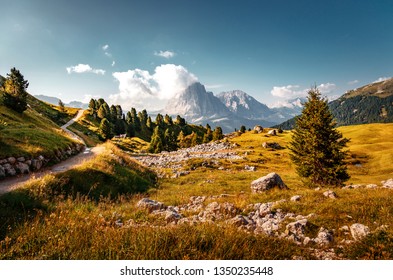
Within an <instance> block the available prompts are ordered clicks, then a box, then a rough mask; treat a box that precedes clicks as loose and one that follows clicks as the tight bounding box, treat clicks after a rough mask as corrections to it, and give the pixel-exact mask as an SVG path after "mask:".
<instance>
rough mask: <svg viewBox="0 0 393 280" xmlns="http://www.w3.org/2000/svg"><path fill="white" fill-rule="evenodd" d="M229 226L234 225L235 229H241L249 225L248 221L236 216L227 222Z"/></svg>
mask: <svg viewBox="0 0 393 280" xmlns="http://www.w3.org/2000/svg"><path fill="white" fill-rule="evenodd" d="M228 223H229V224H231V225H234V226H236V227H241V226H246V225H248V224H249V220H248V219H247V218H246V217H244V216H242V215H237V216H236V217H234V218H232V219H230V220H229V221H228Z"/></svg>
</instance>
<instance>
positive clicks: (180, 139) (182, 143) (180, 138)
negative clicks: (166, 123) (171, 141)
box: [177, 131, 187, 148]
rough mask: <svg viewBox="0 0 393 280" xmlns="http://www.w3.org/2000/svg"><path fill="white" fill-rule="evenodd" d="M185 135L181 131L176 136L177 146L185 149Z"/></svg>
mask: <svg viewBox="0 0 393 280" xmlns="http://www.w3.org/2000/svg"><path fill="white" fill-rule="evenodd" d="M185 138H186V137H185V135H184V132H183V131H180V133H179V135H178V136H177V142H178V146H179V147H180V148H187V145H186V143H185Z"/></svg>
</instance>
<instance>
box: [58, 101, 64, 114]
mask: <svg viewBox="0 0 393 280" xmlns="http://www.w3.org/2000/svg"><path fill="white" fill-rule="evenodd" d="M58 105H59V108H60V112H63V113H64V112H65V108H64V103H63V101H61V99H59V104H58Z"/></svg>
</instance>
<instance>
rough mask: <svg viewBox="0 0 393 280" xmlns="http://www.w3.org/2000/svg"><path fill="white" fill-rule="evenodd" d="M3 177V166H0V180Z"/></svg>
mask: <svg viewBox="0 0 393 280" xmlns="http://www.w3.org/2000/svg"><path fill="white" fill-rule="evenodd" d="M4 177H5V169H4V167H3V166H1V165H0V178H4Z"/></svg>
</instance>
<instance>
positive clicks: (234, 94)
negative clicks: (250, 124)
mask: <svg viewBox="0 0 393 280" xmlns="http://www.w3.org/2000/svg"><path fill="white" fill-rule="evenodd" d="M217 97H218V98H219V99H220V101H221V102H222V103H223V104H224V105H225V106H226V107H227V108H228V109H229V110H230V111H231V112H233V113H235V114H236V115H237V116H239V117H242V118H246V119H266V118H268V117H269V116H270V115H272V114H273V113H274V112H273V111H272V110H271V109H270V108H269V107H267V106H266V105H265V104H262V103H260V102H258V101H257V100H256V99H255V98H253V97H252V96H250V95H248V94H247V93H245V92H243V91H241V90H234V91H228V92H221V93H220V94H218V96H217Z"/></svg>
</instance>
